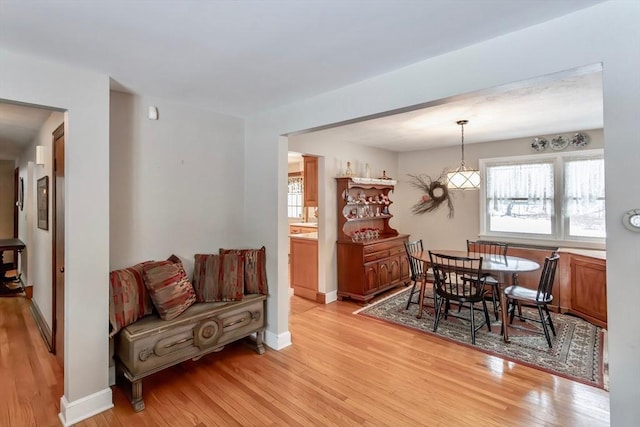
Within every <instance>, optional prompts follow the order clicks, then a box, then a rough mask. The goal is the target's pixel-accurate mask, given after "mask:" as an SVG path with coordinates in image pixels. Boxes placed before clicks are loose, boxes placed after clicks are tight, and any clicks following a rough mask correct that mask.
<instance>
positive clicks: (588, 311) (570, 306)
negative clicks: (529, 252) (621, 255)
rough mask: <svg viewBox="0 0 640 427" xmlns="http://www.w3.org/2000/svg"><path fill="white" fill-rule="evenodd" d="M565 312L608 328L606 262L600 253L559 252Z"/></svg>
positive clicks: (564, 250)
mask: <svg viewBox="0 0 640 427" xmlns="http://www.w3.org/2000/svg"><path fill="white" fill-rule="evenodd" d="M559 268H560V284H561V289H562V291H561V301H560V302H561V304H560V305H561V306H562V311H563V312H568V313H571V314H574V315H576V316H578V317H581V318H583V319H585V320H588V321H589V322H591V323H593V324H594V325H597V326H600V327H602V328H606V327H607V260H606V258H605V254H604V253H603V252H601V251H588V250H571V249H561V250H560V265H559Z"/></svg>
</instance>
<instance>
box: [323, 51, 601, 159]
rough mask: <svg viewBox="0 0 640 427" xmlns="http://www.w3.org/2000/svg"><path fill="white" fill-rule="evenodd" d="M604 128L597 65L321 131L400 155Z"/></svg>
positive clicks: (333, 137) (330, 136) (325, 134)
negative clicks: (446, 147) (462, 122)
mask: <svg viewBox="0 0 640 427" xmlns="http://www.w3.org/2000/svg"><path fill="white" fill-rule="evenodd" d="M459 120H468V121H469V123H468V124H466V125H465V127H464V142H465V144H474V143H480V142H488V141H500V140H508V139H517V138H525V137H536V136H549V135H553V134H562V133H567V132H575V131H583V130H590V129H601V128H602V127H603V126H604V117H603V99H602V71H601V67H600V65H599V64H596V65H594V66H590V67H584V68H582V69H580V70H573V71H570V72H565V73H561V74H556V75H552V76H544V77H540V78H538V79H535V80H530V81H525V82H519V83H517V84H511V85H508V86H504V87H497V88H491V89H488V90H485V91H483V92H482V93H476V94H465V95H460V96H456V97H455V98H454V99H445V100H439V101H438V102H434V103H432V105H428V106H425V107H424V108H419V109H415V110H411V111H407V112H402V113H397V114H389V115H384V116H382V117H376V118H373V119H370V120H363V121H359V122H356V123H351V124H346V125H341V126H337V127H332V128H329V129H324V130H319V131H316V132H314V134H322V137H323V138H326V139H330V140H333V141H340V142H345V143H353V144H360V145H367V146H372V147H378V148H382V149H385V150H390V151H396V152H402V151H416V150H426V149H431V148H438V147H445V146H452V145H459V144H460V140H461V129H460V126H459V125H458V124H457V123H456V122H457V121H459Z"/></svg>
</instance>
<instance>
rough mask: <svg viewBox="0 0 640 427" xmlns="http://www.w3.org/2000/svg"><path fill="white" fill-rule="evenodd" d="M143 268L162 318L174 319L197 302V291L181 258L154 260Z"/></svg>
mask: <svg viewBox="0 0 640 427" xmlns="http://www.w3.org/2000/svg"><path fill="white" fill-rule="evenodd" d="M172 258H173V257H172ZM176 258H177V257H176ZM176 258H173V259H176ZM170 259H171V258H170ZM143 270H144V284H145V286H146V287H147V289H148V291H149V294H150V295H151V300H152V301H153V304H154V305H155V307H156V309H157V310H158V314H159V316H160V318H161V319H163V320H171V319H174V318H176V317H178V316H179V315H180V314H181V313H182V312H183V311H185V310H186V309H187V308H189V307H190V306H191V305H192V304H193V303H195V302H196V293H195V292H194V290H193V286H192V285H191V282H190V281H189V278H188V277H187V273H186V272H185V271H184V267H183V265H182V262H180V261H179V260H178V262H173V261H171V260H167V261H158V262H154V263H152V264H148V265H145V266H144V268H143Z"/></svg>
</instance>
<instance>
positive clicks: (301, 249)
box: [289, 234, 324, 302]
mask: <svg viewBox="0 0 640 427" xmlns="http://www.w3.org/2000/svg"><path fill="white" fill-rule="evenodd" d="M304 236H305V235H304V234H303V235H301V236H300V237H296V236H290V237H289V244H290V248H289V249H290V256H291V287H292V288H293V294H294V295H297V296H300V297H302V298H307V299H310V300H313V301H318V302H324V295H319V294H318V239H317V238H308V237H304Z"/></svg>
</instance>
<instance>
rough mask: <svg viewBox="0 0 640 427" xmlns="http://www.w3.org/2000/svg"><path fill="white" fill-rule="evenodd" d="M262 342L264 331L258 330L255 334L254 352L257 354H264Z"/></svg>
mask: <svg viewBox="0 0 640 427" xmlns="http://www.w3.org/2000/svg"><path fill="white" fill-rule="evenodd" d="M263 340H264V329H260V330H259V331H258V332H256V352H257V353H258V354H264V351H265V350H264V344H263V343H262V341H263Z"/></svg>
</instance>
